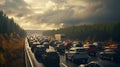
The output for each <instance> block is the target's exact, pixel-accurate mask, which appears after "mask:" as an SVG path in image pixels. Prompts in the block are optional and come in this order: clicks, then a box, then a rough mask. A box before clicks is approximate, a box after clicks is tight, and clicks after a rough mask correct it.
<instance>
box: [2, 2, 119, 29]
mask: <svg viewBox="0 0 120 67" xmlns="http://www.w3.org/2000/svg"><path fill="white" fill-rule="evenodd" d="M119 3H120V0H1V1H0V10H3V11H4V12H5V13H6V14H7V15H9V16H11V17H14V18H15V20H16V22H17V23H18V24H19V25H20V26H21V27H23V28H24V29H45V28H46V29H53V28H55V29H56V28H59V27H61V26H64V27H68V26H72V25H80V24H84V23H85V24H87V23H88V24H89V23H99V22H116V21H120V13H119V12H120V7H119Z"/></svg>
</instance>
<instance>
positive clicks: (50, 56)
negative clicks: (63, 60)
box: [42, 51, 60, 67]
mask: <svg viewBox="0 0 120 67" xmlns="http://www.w3.org/2000/svg"><path fill="white" fill-rule="evenodd" d="M42 58H43V64H44V65H45V67H50V66H51V67H60V65H59V64H60V57H59V55H58V53H57V52H56V51H49V52H47V53H46V54H44V55H43V56H42Z"/></svg>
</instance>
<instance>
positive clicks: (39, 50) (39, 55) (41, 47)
mask: <svg viewBox="0 0 120 67" xmlns="http://www.w3.org/2000/svg"><path fill="white" fill-rule="evenodd" d="M45 53H46V48H45V46H44V45H37V46H36V47H35V49H34V55H35V57H36V59H37V60H38V61H42V55H44V54H45Z"/></svg>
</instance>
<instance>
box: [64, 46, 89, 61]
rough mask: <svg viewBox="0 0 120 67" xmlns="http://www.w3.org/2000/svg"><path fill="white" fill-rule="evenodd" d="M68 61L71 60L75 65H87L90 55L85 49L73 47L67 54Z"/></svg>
mask: <svg viewBox="0 0 120 67" xmlns="http://www.w3.org/2000/svg"><path fill="white" fill-rule="evenodd" d="M65 57H66V60H71V61H72V62H75V63H78V62H79V63H87V62H88V60H89V55H88V54H87V52H86V50H85V49H84V48H83V47H72V48H70V50H69V51H66V53H65Z"/></svg>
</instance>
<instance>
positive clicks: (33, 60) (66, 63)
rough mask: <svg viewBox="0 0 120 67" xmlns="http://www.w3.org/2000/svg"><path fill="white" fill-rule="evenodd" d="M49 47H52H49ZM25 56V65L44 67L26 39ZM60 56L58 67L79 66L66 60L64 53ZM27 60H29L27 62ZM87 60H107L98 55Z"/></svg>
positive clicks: (27, 66) (28, 66)
mask: <svg viewBox="0 0 120 67" xmlns="http://www.w3.org/2000/svg"><path fill="white" fill-rule="evenodd" d="M50 49H54V48H52V47H50ZM25 56H26V59H25V60H26V67H30V66H31V67H44V65H43V63H41V62H40V61H38V60H37V59H36V57H35V55H34V53H33V52H32V51H31V48H30V47H29V44H28V41H27V39H26V42H25ZM59 56H60V67H79V64H75V63H73V62H71V61H67V60H66V59H65V56H64V55H59ZM28 61H29V62H28ZM89 61H102V62H104V63H107V62H108V61H106V60H101V59H100V58H98V57H91V58H90V60H89ZM109 63H112V64H113V65H116V64H117V63H114V62H112V61H109ZM117 65H119V64H117ZM119 66H120V65H119Z"/></svg>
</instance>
